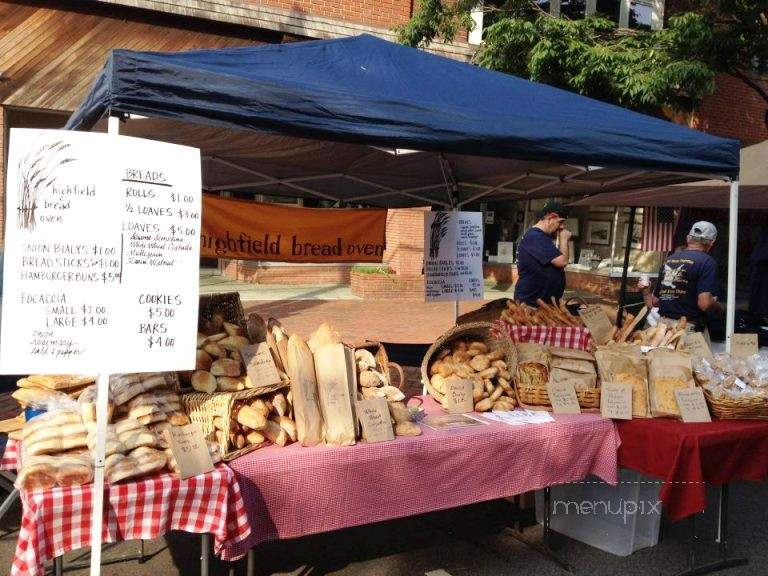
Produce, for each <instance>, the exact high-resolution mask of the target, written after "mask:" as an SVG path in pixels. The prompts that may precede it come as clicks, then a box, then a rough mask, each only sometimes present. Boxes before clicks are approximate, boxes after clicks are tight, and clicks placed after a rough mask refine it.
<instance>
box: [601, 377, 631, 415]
mask: <svg viewBox="0 0 768 576" xmlns="http://www.w3.org/2000/svg"><path fill="white" fill-rule="evenodd" d="M600 414H601V415H602V416H603V418H612V419H614V420H632V384H627V383H624V382H603V383H602V385H601V386H600Z"/></svg>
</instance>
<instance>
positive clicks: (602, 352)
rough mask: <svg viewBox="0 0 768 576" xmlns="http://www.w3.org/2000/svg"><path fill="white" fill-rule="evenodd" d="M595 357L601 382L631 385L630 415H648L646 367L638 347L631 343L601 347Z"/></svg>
mask: <svg viewBox="0 0 768 576" xmlns="http://www.w3.org/2000/svg"><path fill="white" fill-rule="evenodd" d="M595 358H596V360H597V370H598V373H599V375H600V380H601V381H602V382H620V383H626V384H631V385H632V417H633V418H648V417H650V415H651V410H650V405H649V397H648V367H647V364H646V361H645V359H644V358H643V356H642V352H641V350H640V347H639V346H634V345H631V344H625V345H615V346H608V347H602V348H600V349H598V350H597V352H595Z"/></svg>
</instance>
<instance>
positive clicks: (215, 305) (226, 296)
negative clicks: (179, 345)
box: [197, 292, 248, 334]
mask: <svg viewBox="0 0 768 576" xmlns="http://www.w3.org/2000/svg"><path fill="white" fill-rule="evenodd" d="M214 314H221V315H222V316H223V317H224V321H225V322H229V323H230V324H236V325H237V326H240V328H242V330H243V334H247V333H248V326H247V325H246V322H245V312H243V303H242V302H241V301H240V294H239V293H238V292H223V293H221V294H201V295H200V304H199V307H198V313H197V321H198V325H199V329H200V331H201V332H205V330H203V324H204V323H205V321H206V320H212V319H213V315H214Z"/></svg>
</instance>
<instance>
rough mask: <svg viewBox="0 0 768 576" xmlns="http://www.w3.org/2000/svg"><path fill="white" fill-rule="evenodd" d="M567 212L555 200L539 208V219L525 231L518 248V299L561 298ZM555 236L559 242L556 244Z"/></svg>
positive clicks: (530, 302) (532, 302)
mask: <svg viewBox="0 0 768 576" xmlns="http://www.w3.org/2000/svg"><path fill="white" fill-rule="evenodd" d="M566 218H567V213H566V211H565V209H564V208H563V206H562V205H561V204H559V203H556V202H552V203H549V204H547V205H546V206H544V208H543V209H542V210H540V211H539V221H538V222H537V223H536V224H535V225H534V226H532V227H531V229H530V230H528V232H526V233H525V235H524V236H523V238H522V240H520V246H519V247H518V249H517V274H518V280H517V283H516V284H515V300H517V301H518V302H525V303H526V304H528V305H529V306H534V307H535V306H537V304H536V300H538V299H539V298H541V299H542V300H545V301H547V302H549V301H550V299H551V298H552V297H554V298H556V299H558V300H559V299H560V298H562V297H563V291H564V290H565V267H566V266H567V265H568V256H569V254H568V240H569V239H570V238H571V233H570V231H569V230H568V229H566V227H565V219H566ZM555 240H557V243H558V245H559V247H558V246H556V245H555Z"/></svg>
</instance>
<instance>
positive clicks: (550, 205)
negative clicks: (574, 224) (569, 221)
mask: <svg viewBox="0 0 768 576" xmlns="http://www.w3.org/2000/svg"><path fill="white" fill-rule="evenodd" d="M537 215H538V217H539V220H544V219H546V218H553V217H556V218H562V219H565V218H568V209H567V208H566V207H565V206H563V205H562V204H561V203H560V202H547V203H546V204H545V205H544V207H543V208H542V209H541V210H539V212H538V214H537Z"/></svg>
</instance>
